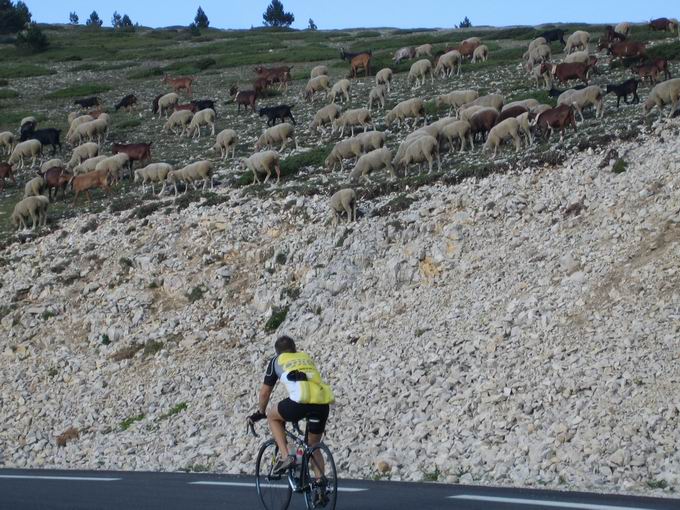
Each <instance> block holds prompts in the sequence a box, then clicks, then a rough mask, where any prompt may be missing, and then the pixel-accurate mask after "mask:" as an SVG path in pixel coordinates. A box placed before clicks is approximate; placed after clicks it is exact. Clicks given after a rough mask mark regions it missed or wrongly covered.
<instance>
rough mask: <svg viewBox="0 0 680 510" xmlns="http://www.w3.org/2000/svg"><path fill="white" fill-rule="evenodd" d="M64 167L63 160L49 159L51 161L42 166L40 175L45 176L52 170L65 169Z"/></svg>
mask: <svg viewBox="0 0 680 510" xmlns="http://www.w3.org/2000/svg"><path fill="white" fill-rule="evenodd" d="M63 166H64V162H63V161H62V160H61V159H59V158H55V159H49V160H47V161H45V162H44V163H43V164H42V165H40V173H41V174H44V173H45V172H47V171H48V170H49V169H50V168H56V167H63Z"/></svg>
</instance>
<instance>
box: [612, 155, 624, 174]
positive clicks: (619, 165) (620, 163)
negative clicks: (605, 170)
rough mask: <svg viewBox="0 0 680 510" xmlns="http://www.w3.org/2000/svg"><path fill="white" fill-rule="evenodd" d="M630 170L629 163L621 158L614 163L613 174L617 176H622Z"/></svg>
mask: <svg viewBox="0 0 680 510" xmlns="http://www.w3.org/2000/svg"><path fill="white" fill-rule="evenodd" d="M627 168H628V163H626V161H625V160H624V159H623V158H619V159H617V160H616V161H615V162H614V165H613V166H612V172H614V173H615V174H622V173H623V172H625V171H626V170H627Z"/></svg>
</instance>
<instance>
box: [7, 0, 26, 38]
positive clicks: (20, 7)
mask: <svg viewBox="0 0 680 510" xmlns="http://www.w3.org/2000/svg"><path fill="white" fill-rule="evenodd" d="M30 21H31V13H30V12H29V10H28V7H26V4H25V3H23V2H17V4H16V5H13V4H12V2H11V1H10V0H0V34H13V33H15V32H19V31H20V30H23V29H24V28H26V25H27V24H28V23H29V22H30Z"/></svg>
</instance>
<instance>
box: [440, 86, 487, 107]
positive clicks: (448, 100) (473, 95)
mask: <svg viewBox="0 0 680 510" xmlns="http://www.w3.org/2000/svg"><path fill="white" fill-rule="evenodd" d="M478 97H479V92H477V91H476V90H454V91H453V92H449V93H448V94H442V95H441V96H437V97H435V99H434V104H435V106H436V107H437V108H441V107H443V106H448V107H449V112H451V111H452V110H453V111H456V112H457V111H458V108H460V107H461V106H463V105H464V104H466V103H470V102H472V101H474V100H475V99H477V98H478Z"/></svg>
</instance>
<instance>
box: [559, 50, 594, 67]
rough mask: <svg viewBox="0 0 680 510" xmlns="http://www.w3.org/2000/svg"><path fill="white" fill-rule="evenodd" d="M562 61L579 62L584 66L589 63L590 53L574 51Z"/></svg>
mask: <svg viewBox="0 0 680 510" xmlns="http://www.w3.org/2000/svg"><path fill="white" fill-rule="evenodd" d="M564 61H565V62H567V63H573V62H580V63H582V64H585V63H587V62H589V61H590V52H589V51H588V50H587V49H586V50H582V51H575V52H574V53H571V54H569V55H567V56H566V57H564Z"/></svg>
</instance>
